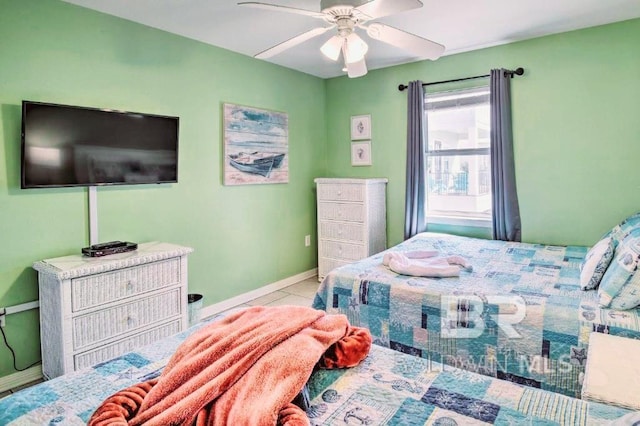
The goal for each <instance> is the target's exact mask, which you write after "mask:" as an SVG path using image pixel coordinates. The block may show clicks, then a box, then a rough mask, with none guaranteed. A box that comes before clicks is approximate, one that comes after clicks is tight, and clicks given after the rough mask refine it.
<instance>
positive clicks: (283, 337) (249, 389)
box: [89, 306, 371, 426]
mask: <svg viewBox="0 0 640 426" xmlns="http://www.w3.org/2000/svg"><path fill="white" fill-rule="evenodd" d="M370 347H371V335H370V334H369V332H368V331H367V330H366V329H362V328H358V327H351V326H350V325H349V322H348V321H347V318H346V317H345V316H344V315H327V314H326V313H325V312H323V311H318V310H315V309H311V308H305V307H298V306H280V307H252V308H248V309H245V310H242V311H238V312H236V313H234V314H231V315H229V316H227V317H225V318H224V319H222V320H220V321H217V322H213V323H211V324H209V325H207V326H205V327H203V328H202V329H200V330H198V331H196V332H195V333H194V334H193V335H191V336H190V337H189V338H187V339H186V340H185V341H184V342H183V343H182V344H181V345H180V346H179V347H178V349H177V350H176V353H175V354H174V355H173V356H172V357H171V359H170V360H169V363H168V364H167V366H166V367H165V369H164V371H163V372H162V374H161V375H160V377H158V378H157V379H154V380H150V381H148V382H144V383H140V384H138V385H134V386H132V387H130V388H127V389H125V390H122V391H120V392H118V393H116V394H114V395H112V396H111V397H109V398H108V399H107V400H105V401H104V402H103V403H102V405H101V406H100V407H99V408H98V409H97V410H96V412H95V413H94V414H93V416H92V417H91V419H90V420H89V425H92V426H102V425H107V424H108V425H140V424H146V425H192V424H193V425H198V426H200V425H203V426H204V425H230V424H231V425H276V424H282V425H287V426H297V425H308V424H309V420H308V418H307V417H306V415H305V413H304V412H303V411H302V410H301V409H299V408H298V407H296V406H295V405H293V404H291V403H290V402H291V400H292V399H293V398H294V397H295V396H296V395H297V394H298V393H299V392H300V390H301V389H302V388H303V386H304V384H305V383H306V382H307V380H308V378H309V376H310V375H311V373H312V372H313V369H314V367H315V366H316V365H319V366H320V367H323V368H344V367H352V366H355V365H357V364H358V363H359V362H360V361H361V360H362V359H364V358H365V357H366V355H367V353H368V352H369V349H370Z"/></svg>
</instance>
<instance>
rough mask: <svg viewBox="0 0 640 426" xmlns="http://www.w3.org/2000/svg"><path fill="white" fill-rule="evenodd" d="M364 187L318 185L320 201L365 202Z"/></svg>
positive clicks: (353, 185) (356, 185)
mask: <svg viewBox="0 0 640 426" xmlns="http://www.w3.org/2000/svg"><path fill="white" fill-rule="evenodd" d="M364 190H365V187H364V185H358V184H353V183H352V184H348V183H347V184H323V185H318V199H319V200H331V201H364V195H365V192H364Z"/></svg>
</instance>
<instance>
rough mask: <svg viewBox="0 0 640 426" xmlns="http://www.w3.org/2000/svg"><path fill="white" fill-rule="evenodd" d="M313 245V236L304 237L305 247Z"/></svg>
mask: <svg viewBox="0 0 640 426" xmlns="http://www.w3.org/2000/svg"><path fill="white" fill-rule="evenodd" d="M310 245H311V235H305V236H304V246H305V247H309V246H310Z"/></svg>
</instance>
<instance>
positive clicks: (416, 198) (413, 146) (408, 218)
mask: <svg viewBox="0 0 640 426" xmlns="http://www.w3.org/2000/svg"><path fill="white" fill-rule="evenodd" d="M426 134H427V121H426V119H425V113H424V89H423V88H422V82H421V81H419V80H417V81H412V82H410V83H409V93H408V102H407V187H406V192H405V213H404V238H405V239H407V238H410V237H412V236H414V235H416V234H417V233H419V232H424V231H426V230H427V220H426V215H425V211H426V201H427V198H426V197H427V195H426V190H427V177H426V171H427V168H426V158H425V157H426V155H425V139H426V137H425V135H426Z"/></svg>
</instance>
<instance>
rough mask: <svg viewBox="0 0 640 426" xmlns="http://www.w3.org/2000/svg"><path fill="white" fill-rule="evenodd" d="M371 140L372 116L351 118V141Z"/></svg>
mask: <svg viewBox="0 0 640 426" xmlns="http://www.w3.org/2000/svg"><path fill="white" fill-rule="evenodd" d="M366 139H371V115H354V116H353V117H351V140H352V141H359V140H366Z"/></svg>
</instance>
